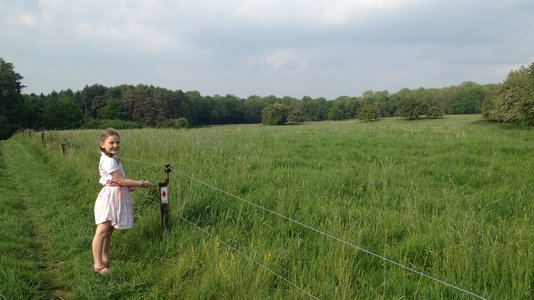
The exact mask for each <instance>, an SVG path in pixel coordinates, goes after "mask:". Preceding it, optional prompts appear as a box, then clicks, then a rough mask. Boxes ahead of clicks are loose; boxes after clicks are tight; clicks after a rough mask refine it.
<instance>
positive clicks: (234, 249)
mask: <svg viewBox="0 0 534 300" xmlns="http://www.w3.org/2000/svg"><path fill="white" fill-rule="evenodd" d="M178 217H179V218H180V219H181V220H183V221H185V222H187V223H189V224H190V225H191V226H193V227H194V228H196V229H198V230H200V231H202V232H203V233H204V234H206V235H208V236H209V237H210V238H212V239H213V240H216V241H218V242H220V243H221V244H223V245H225V246H226V247H227V248H228V249H231V250H232V251H234V252H236V253H238V254H239V255H241V256H243V257H245V258H246V259H247V260H249V261H251V262H253V263H255V264H256V265H258V266H260V267H262V268H264V269H265V270H267V271H268V272H269V273H271V274H273V275H274V276H276V277H278V278H280V279H282V280H283V281H285V282H286V283H288V284H289V285H291V286H293V287H295V288H297V289H299V290H300V291H302V292H303V293H305V294H308V295H309V296H310V298H311V299H319V298H318V297H317V296H315V295H313V294H312V293H311V292H310V291H308V290H306V289H304V288H302V287H300V286H298V285H296V284H295V283H293V282H291V281H290V280H289V279H287V278H285V277H284V276H282V275H280V274H278V273H276V272H275V271H273V270H271V269H270V268H269V267H267V266H266V265H264V264H262V263H260V262H258V261H257V260H255V259H254V258H252V257H250V256H248V255H247V254H245V253H244V252H243V251H241V250H239V249H237V248H235V247H233V246H232V245H230V244H228V243H227V242H225V241H223V240H221V239H219V238H218V237H216V236H214V235H213V234H211V233H209V232H208V231H206V230H204V229H202V228H201V227H200V226H198V225H197V224H195V223H193V222H191V221H189V220H188V219H186V218H184V217H182V216H178Z"/></svg>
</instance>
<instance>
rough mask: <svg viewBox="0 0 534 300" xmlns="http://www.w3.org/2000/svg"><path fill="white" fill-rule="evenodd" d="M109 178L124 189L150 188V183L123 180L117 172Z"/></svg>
mask: <svg viewBox="0 0 534 300" xmlns="http://www.w3.org/2000/svg"><path fill="white" fill-rule="evenodd" d="M111 177H112V178H113V182H116V183H118V184H120V185H122V186H126V187H144V188H149V187H151V186H152V183H151V182H150V181H146V180H133V179H129V178H124V177H123V176H122V174H121V172H119V171H115V172H113V173H111Z"/></svg>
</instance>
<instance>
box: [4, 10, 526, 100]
mask: <svg viewBox="0 0 534 300" xmlns="http://www.w3.org/2000/svg"><path fill="white" fill-rule="evenodd" d="M0 57H1V58H3V59H4V60H6V61H7V62H10V63H13V64H14V66H15V71H16V72H17V73H19V74H20V75H22V76H23V77H24V79H23V81H22V83H23V84H24V85H25V86H26V88H25V89H24V90H23V92H24V93H37V94H39V93H44V94H48V93H50V92H51V91H53V90H56V91H60V90H65V89H72V90H74V91H77V90H82V89H83V88H84V86H85V85H92V84H95V83H98V84H103V85H105V86H108V87H111V86H116V85H120V84H134V85H136V84H149V85H154V86H159V87H164V88H167V89H171V90H179V89H181V90H183V91H191V90H198V91H199V92H200V93H201V94H202V95H210V96H211V95H217V94H218V95H226V94H233V95H236V96H239V97H242V98H246V97H248V96H251V95H259V96H268V95H276V96H278V97H282V96H291V97H295V98H299V99H300V98H302V97H303V96H311V97H314V98H317V97H325V98H327V99H334V98H336V97H338V96H360V95H361V94H362V93H363V92H364V91H366V90H373V91H382V90H387V91H389V92H390V93H394V92H397V91H398V90H399V89H401V88H410V89H415V88H419V87H424V88H440V87H446V86H450V85H456V84H460V83H462V82H464V81H474V82H477V83H480V84H486V83H500V82H502V81H503V80H505V79H506V76H507V74H508V73H509V72H510V71H511V70H513V69H517V68H519V67H520V66H523V65H524V66H527V65H529V64H531V63H532V62H534V1H533V0H262V1H256V0H41V1H37V0H0Z"/></svg>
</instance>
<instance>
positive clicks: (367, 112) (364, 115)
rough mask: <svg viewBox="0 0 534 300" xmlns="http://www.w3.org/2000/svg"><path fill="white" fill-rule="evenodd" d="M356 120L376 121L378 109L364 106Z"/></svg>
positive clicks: (372, 106)
mask: <svg viewBox="0 0 534 300" xmlns="http://www.w3.org/2000/svg"><path fill="white" fill-rule="evenodd" d="M358 118H359V119H360V120H362V121H376V120H378V108H376V106H374V105H371V104H369V105H365V106H364V107H362V108H361V110H360V114H359V115H358Z"/></svg>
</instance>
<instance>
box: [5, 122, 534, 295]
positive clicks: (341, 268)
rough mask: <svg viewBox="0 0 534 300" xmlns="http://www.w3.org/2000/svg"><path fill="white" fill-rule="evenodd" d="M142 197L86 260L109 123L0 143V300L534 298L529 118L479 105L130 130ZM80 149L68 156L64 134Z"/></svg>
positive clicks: (131, 165) (128, 155)
mask: <svg viewBox="0 0 534 300" xmlns="http://www.w3.org/2000/svg"><path fill="white" fill-rule="evenodd" d="M120 133H121V144H122V149H121V150H120V154H121V157H122V158H123V165H124V168H125V170H126V173H127V175H128V177H131V178H135V179H146V180H150V181H152V182H154V183H157V182H160V181H163V179H164V178H165V175H166V174H165V172H164V166H165V164H171V166H172V168H173V171H172V172H171V173H170V186H169V192H170V201H171V202H170V216H171V229H170V231H168V232H163V231H162V226H161V218H160V212H159V198H158V197H159V196H158V191H157V189H151V190H144V189H137V190H135V191H134V192H133V198H134V208H135V221H136V224H135V226H134V228H133V229H130V230H126V231H118V230H117V231H115V232H114V234H113V238H112V244H111V255H112V258H113V262H112V265H111V269H112V271H111V273H109V274H107V275H105V276H101V275H99V274H96V273H94V272H93V271H92V269H91V264H92V257H91V250H90V245H91V240H92V236H93V233H94V229H95V226H94V224H93V205H94V200H95V198H96V195H97V194H98V191H99V190H100V186H99V185H98V182H97V181H98V159H99V155H100V154H99V152H98V147H97V136H98V134H99V131H98V130H76V131H49V132H46V133H45V134H44V141H43V140H42V136H41V134H40V133H38V132H33V133H32V134H29V133H28V132H22V133H19V134H17V135H16V136H14V137H12V138H11V139H9V140H7V141H2V142H0V240H1V241H2V242H1V244H0V253H2V255H1V256H0V263H1V268H0V299H50V298H62V299H315V298H319V299H478V298H486V299H533V298H534V251H532V246H533V245H534V234H533V233H534V190H533V189H532V186H533V184H534V172H533V170H534V156H533V155H532V153H533V150H534V130H532V129H527V128H518V127H513V126H505V125H502V124H495V123H488V122H486V121H483V120H482V119H481V117H480V116H478V115H462V116H445V118H443V119H436V120H418V121H406V120H403V119H399V118H387V119H383V120H380V121H377V122H360V121H357V120H350V121H338V122H319V123H305V124H302V125H296V126H262V125H227V126H214V127H204V128H194V129H188V130H172V129H132V130H122V131H120ZM65 141H66V144H67V146H68V149H67V151H66V152H65V154H64V153H63V152H62V148H61V144H62V143H65Z"/></svg>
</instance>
